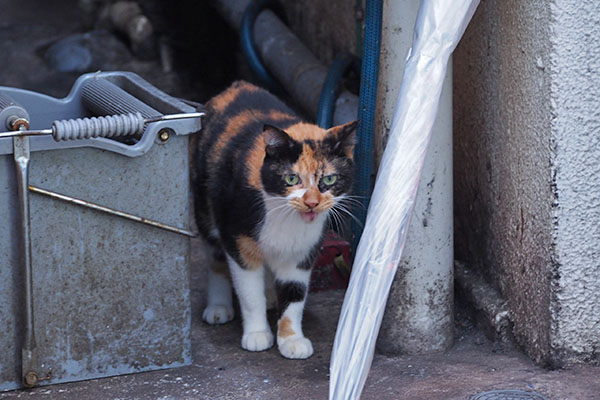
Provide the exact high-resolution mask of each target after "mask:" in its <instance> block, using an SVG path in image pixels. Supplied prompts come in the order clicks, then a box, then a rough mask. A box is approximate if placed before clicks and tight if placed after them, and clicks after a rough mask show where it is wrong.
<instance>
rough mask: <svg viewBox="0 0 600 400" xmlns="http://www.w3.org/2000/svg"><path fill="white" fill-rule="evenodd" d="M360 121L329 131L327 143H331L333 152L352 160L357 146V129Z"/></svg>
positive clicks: (335, 127)
mask: <svg viewBox="0 0 600 400" xmlns="http://www.w3.org/2000/svg"><path fill="white" fill-rule="evenodd" d="M359 123H360V121H352V122H348V123H347V124H344V125H338V126H334V127H333V128H330V129H329V130H328V131H327V134H328V138H327V139H326V140H327V142H329V143H330V146H331V147H330V148H331V152H332V153H333V154H337V155H345V156H346V157H348V158H352V156H353V154H354V145H355V144H356V133H355V132H356V127H357V126H358V124H359Z"/></svg>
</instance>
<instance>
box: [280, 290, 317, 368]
mask: <svg viewBox="0 0 600 400" xmlns="http://www.w3.org/2000/svg"><path fill="white" fill-rule="evenodd" d="M305 300H306V297H305ZM305 300H302V301H299V302H295V303H291V304H290V305H289V306H288V308H287V309H286V310H285V312H284V313H283V315H282V318H284V317H287V318H289V320H290V321H291V329H292V331H294V334H293V335H292V336H288V337H285V338H282V337H280V336H277V347H278V348H279V352H280V353H281V355H282V356H284V357H286V358H308V357H310V356H312V355H313V352H314V351H313V346H312V343H311V341H310V340H309V339H307V338H305V337H304V334H303V333H302V312H303V310H304V302H305Z"/></svg>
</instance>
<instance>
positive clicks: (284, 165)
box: [261, 121, 358, 223]
mask: <svg viewBox="0 0 600 400" xmlns="http://www.w3.org/2000/svg"><path fill="white" fill-rule="evenodd" d="M357 124H358V123H357V122H356V121H355V122H351V123H348V124H346V125H341V126H338V127H334V128H331V129H329V130H324V129H321V128H319V127H317V126H315V125H311V124H297V125H293V126H291V127H289V128H287V130H286V131H283V130H281V129H278V128H275V127H272V126H265V129H264V145H265V157H264V162H263V165H262V168H261V180H262V187H263V190H264V191H265V192H266V194H267V197H266V198H267V199H273V198H275V200H276V203H277V204H276V207H277V208H279V209H282V210H283V211H287V212H289V213H290V214H293V213H296V215H297V216H299V217H300V218H301V219H302V220H303V221H304V222H305V223H311V222H313V221H314V220H315V219H317V218H318V217H319V216H323V215H327V213H329V212H330V211H331V210H332V209H335V207H336V205H338V206H339V205H340V202H341V201H342V200H343V199H344V198H345V197H346V196H348V194H349V192H350V189H351V187H352V176H353V173H354V162H353V156H352V153H353V150H354V143H355V140H354V131H355V128H356V126H357ZM269 206H271V207H269ZM267 209H274V207H273V205H269V204H268V205H267Z"/></svg>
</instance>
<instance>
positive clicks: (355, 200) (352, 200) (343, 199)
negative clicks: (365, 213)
mask: <svg viewBox="0 0 600 400" xmlns="http://www.w3.org/2000/svg"><path fill="white" fill-rule="evenodd" d="M363 198H364V197H363V196H338V197H336V198H335V200H336V202H337V203H348V204H349V205H353V206H357V207H360V208H363V209H364V208H365V205H364V203H363V202H362V201H361V200H360V199H363Z"/></svg>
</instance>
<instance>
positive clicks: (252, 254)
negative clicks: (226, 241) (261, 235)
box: [235, 235, 264, 269]
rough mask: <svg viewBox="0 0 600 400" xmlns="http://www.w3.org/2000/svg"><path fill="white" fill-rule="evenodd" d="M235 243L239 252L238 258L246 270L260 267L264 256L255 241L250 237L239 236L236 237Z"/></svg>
mask: <svg viewBox="0 0 600 400" xmlns="http://www.w3.org/2000/svg"><path fill="white" fill-rule="evenodd" d="M235 242H236V245H237V249H238V251H239V252H240V257H241V258H242V260H243V261H244V263H245V264H246V266H247V267H248V268H250V269H257V268H260V267H262V265H263V263H264V256H263V252H262V250H261V249H260V246H259V245H258V243H257V242H256V240H254V239H252V238H251V237H250V236H246V235H241V236H238V238H237V239H236V241H235Z"/></svg>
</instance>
